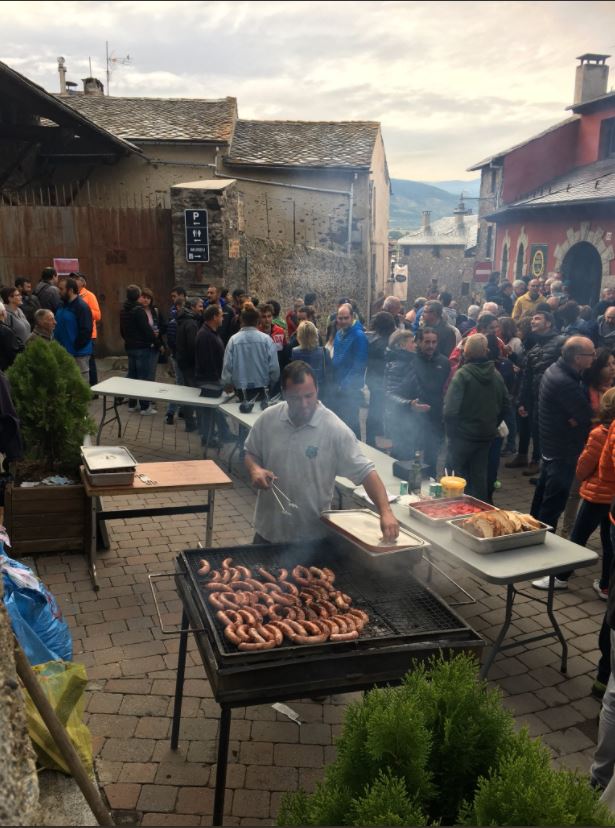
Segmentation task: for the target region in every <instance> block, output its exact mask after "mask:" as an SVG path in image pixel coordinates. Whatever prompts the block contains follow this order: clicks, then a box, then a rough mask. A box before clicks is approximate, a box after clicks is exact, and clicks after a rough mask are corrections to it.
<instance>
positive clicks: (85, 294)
mask: <svg viewBox="0 0 615 828" xmlns="http://www.w3.org/2000/svg"><path fill="white" fill-rule="evenodd" d="M71 276H72V277H73V278H76V279H77V282H78V284H79V287H80V290H79V296H81V298H82V299H83V301H84V302H85V303H86V304H87V306H88V307H89V309H90V311H91V312H92V355H91V356H90V387H91V386H92V385H96V384H97V382H98V371H97V370H96V336H97V330H96V323H97V322H100V320H101V318H102V314H101V312H100V305H99V304H98V299H97V298H96V296H95V295H94V294H93V293H92V291H91V290H88V289H87V287H86V284H87V283H86V278H85V276H84V274H83V273H71Z"/></svg>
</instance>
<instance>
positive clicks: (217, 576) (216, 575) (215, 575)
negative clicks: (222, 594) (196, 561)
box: [209, 569, 222, 583]
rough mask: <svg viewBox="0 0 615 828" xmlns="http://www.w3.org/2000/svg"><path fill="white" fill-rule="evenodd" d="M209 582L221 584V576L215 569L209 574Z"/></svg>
mask: <svg viewBox="0 0 615 828" xmlns="http://www.w3.org/2000/svg"><path fill="white" fill-rule="evenodd" d="M209 580H210V581H217V582H218V583H221V581H222V575H220V573H219V572H218V570H217V569H214V571H213V572H212V573H211V577H210V579H209Z"/></svg>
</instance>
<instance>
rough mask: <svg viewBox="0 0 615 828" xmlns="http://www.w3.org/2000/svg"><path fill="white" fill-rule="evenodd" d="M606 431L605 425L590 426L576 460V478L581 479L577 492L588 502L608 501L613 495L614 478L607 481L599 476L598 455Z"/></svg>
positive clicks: (603, 444)
mask: <svg viewBox="0 0 615 828" xmlns="http://www.w3.org/2000/svg"><path fill="white" fill-rule="evenodd" d="M608 433H609V429H608V426H605V425H598V426H596V427H595V428H592V430H591V431H590V433H589V437H588V438H587V442H586V443H585V448H584V449H583V451H582V452H581V456H580V457H579V460H578V462H577V471H576V478H577V480H580V481H581V486H580V487H579V494H580V495H581V497H582V498H583V500H588V501H589V502H590V503H610V502H611V501H612V500H613V497H615V480H612V481H611V482H610V483H609V482H607V481H606V480H603V478H602V477H601V476H600V455H601V454H602V449H603V448H604V446H605V444H606V438H607V435H608Z"/></svg>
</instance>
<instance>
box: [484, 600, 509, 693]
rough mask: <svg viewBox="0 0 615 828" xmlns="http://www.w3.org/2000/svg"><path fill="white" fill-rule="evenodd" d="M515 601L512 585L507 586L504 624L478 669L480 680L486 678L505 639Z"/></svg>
mask: <svg viewBox="0 0 615 828" xmlns="http://www.w3.org/2000/svg"><path fill="white" fill-rule="evenodd" d="M514 600H515V586H514V584H508V587H507V589H506V615H505V617H504V623H503V624H502V629H501V630H500V632H499V633H498V637H497V638H496V640H495V641H494V642H493V645H492V647H491V649H490V650H489V655H488V656H487V660H486V661H485V663H484V664H483V666H482V667H481V668H480V674H479V675H480V677H481V678H482V679H484V678H487V673H488V672H489V670H490V669H491V665H492V664H493V662H494V661H495V657H496V656H497V654H498V653H499V652H500V647H501V645H502V642H503V641H504V639H505V638H506V633H507V632H508V628H509V627H510V622H511V620H512V610H513V603H514Z"/></svg>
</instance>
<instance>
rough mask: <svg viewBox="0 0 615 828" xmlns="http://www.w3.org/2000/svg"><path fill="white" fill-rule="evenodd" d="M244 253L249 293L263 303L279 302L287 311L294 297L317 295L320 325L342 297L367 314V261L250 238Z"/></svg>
mask: <svg viewBox="0 0 615 828" xmlns="http://www.w3.org/2000/svg"><path fill="white" fill-rule="evenodd" d="M245 249H246V254H247V271H248V284H247V287H248V292H249V293H251V294H254V295H256V296H258V298H259V299H260V300H261V301H263V300H267V299H277V300H278V301H279V302H280V304H281V305H282V307H283V308H284V309H287V308H290V307H292V302H293V299H294V298H295V297H303V296H304V294H305V293H307V292H314V293H316V295H317V297H318V301H317V310H318V316H319V321H321V320H322V319H324V317H325V316H326V315H327V314H328V313H330V312H331V311H333V310H335V309H336V307H337V299H338V298H339V297H341V296H348V297H349V298H351V299H354V300H355V301H356V302H357V303H358V304H359V307H360V309H361V312H362V313H363V314H365V313H366V312H367V269H366V262H365V257H363V256H361V255H354V256H346V255H345V254H343V253H336V252H334V251H330V250H318V249H314V248H310V247H306V246H304V245H296V246H293V245H289V244H282V243H280V242H274V241H268V240H266V239H257V238H247V237H246V239H245Z"/></svg>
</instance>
